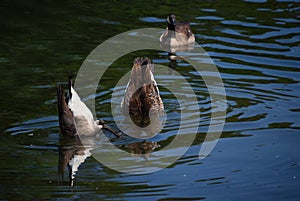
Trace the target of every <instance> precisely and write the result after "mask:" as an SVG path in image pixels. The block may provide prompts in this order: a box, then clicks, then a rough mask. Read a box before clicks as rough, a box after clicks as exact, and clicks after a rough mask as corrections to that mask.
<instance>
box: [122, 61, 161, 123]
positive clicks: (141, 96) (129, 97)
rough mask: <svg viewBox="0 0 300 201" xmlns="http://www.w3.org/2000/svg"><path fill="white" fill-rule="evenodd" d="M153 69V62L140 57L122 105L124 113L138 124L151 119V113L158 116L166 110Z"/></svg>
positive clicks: (135, 63) (135, 64)
mask: <svg viewBox="0 0 300 201" xmlns="http://www.w3.org/2000/svg"><path fill="white" fill-rule="evenodd" d="M153 69H154V64H153V62H152V61H151V60H150V59H148V58H146V57H141V58H140V57H138V58H136V59H135V60H134V63H133V67H132V71H131V76H130V80H129V82H128V84H127V88H126V90H125V96H124V99H123V100H122V103H121V107H122V109H123V111H127V112H129V114H130V116H131V118H132V119H133V121H135V119H136V120H137V121H138V123H137V124H141V122H145V121H143V119H145V118H146V119H147V118H149V114H150V113H151V114H158V113H159V112H161V111H163V110H164V105H163V102H162V100H161V97H160V95H159V89H158V87H157V83H156V81H155V79H154V76H153V73H152V71H153ZM146 124H147V123H146ZM140 126H142V127H143V126H146V125H140Z"/></svg>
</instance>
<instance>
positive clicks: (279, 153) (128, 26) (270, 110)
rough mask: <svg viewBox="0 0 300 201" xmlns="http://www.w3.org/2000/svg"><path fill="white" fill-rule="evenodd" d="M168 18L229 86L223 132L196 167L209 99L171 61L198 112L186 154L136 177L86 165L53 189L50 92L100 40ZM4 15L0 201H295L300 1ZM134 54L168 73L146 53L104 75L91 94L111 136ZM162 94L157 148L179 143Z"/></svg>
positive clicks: (21, 8)
mask: <svg viewBox="0 0 300 201" xmlns="http://www.w3.org/2000/svg"><path fill="white" fill-rule="evenodd" d="M170 12H173V13H176V14H177V16H178V18H179V19H187V20H189V21H191V22H192V24H191V28H192V30H193V32H194V33H195V35H196V41H197V43H198V44H200V45H201V46H202V47H203V48H204V49H205V50H206V51H207V53H208V54H209V55H210V56H211V58H212V59H213V61H214V62H215V65H216V66H217V68H218V70H219V72H220V73H221V77H222V79H223V82H224V85H225V90H226V97H227V116H226V123H225V126H224V130H223V132H222V136H221V139H220V140H219V141H218V143H217V145H216V147H215V149H214V150H213V151H212V152H211V153H210V155H209V156H208V157H206V158H205V159H202V160H200V159H198V153H199V150H200V147H201V144H202V142H203V139H204V137H205V134H206V132H207V130H208V125H209V119H210V114H211V112H212V108H211V105H210V98H209V93H208V91H207V88H206V86H205V83H204V82H203V80H202V79H201V76H199V74H197V73H196V72H195V71H194V70H193V68H192V67H191V66H190V65H189V64H187V63H185V62H184V61H178V62H177V63H175V64H173V69H175V70H176V71H177V72H179V73H180V74H181V75H183V76H184V77H185V78H186V80H187V81H188V82H189V83H190V84H191V86H192V87H193V89H194V91H195V92H196V94H197V99H198V102H199V107H200V111H201V120H200V128H199V129H198V134H197V137H196V139H195V140H194V142H193V145H192V146H191V147H190V148H189V149H188V151H187V152H186V153H185V154H184V155H183V156H182V157H181V158H180V159H179V160H177V161H176V162H175V163H174V164H172V165H170V166H168V167H167V168H165V169H163V170H161V171H158V172H155V173H149V174H141V175H131V174H126V173H119V172H117V171H114V170H111V169H110V168H108V167H106V166H104V165H102V164H100V163H99V162H98V161H97V160H96V159H95V158H93V157H88V158H87V159H86V161H85V162H84V163H83V164H81V166H80V167H79V171H78V172H77V173H76V179H75V184H74V187H69V186H68V181H67V177H66V178H65V180H64V182H63V183H62V184H60V185H59V182H58V180H59V176H58V168H57V166H58V153H59V145H60V143H61V140H60V137H59V127H58V118H57V105H56V85H57V83H61V82H63V83H66V82H65V81H66V77H67V76H68V75H69V74H76V72H77V71H78V69H79V68H80V66H81V64H82V62H83V61H84V59H85V58H86V57H87V56H88V55H89V53H90V52H91V51H92V50H93V49H94V48H96V47H97V46H98V45H99V44H100V43H102V42H103V41H105V40H107V39H109V38H110V37H112V36H114V35H116V34H120V33H122V32H125V31H129V30H132V29H137V28H164V27H165V22H164V21H165V18H166V15H167V14H168V13H170ZM0 15H1V17H0V26H1V28H0V37H1V40H0V69H1V80H0V89H1V99H0V106H1V107H0V108H1V114H0V118H1V123H0V131H1V135H0V138H1V139H0V161H1V166H0V200H42V199H50V200H52V199H53V200H64V199H65V200H67V199H68V200H79V199H90V200H141V199H147V200H181V199H189V200H201V199H207V200H241V199H244V200H299V198H300V193H299V190H298V189H299V186H300V181H299V179H300V146H299V142H300V132H299V131H300V116H299V112H300V90H299V88H300V83H299V82H300V28H299V22H300V2H299V1H296V0H295V1H288V0H287V1H285V0H278V1H259V0H256V1H252V0H249V1H248V0H247V1H189V2H188V3H186V2H185V3H183V2H182V3H180V2H178V1H176V2H169V1H165V2H157V3H150V2H145V1H141V2H136V3H134V4H133V3H128V2H127V3H123V2H117V1H112V2H100V1H85V2H83V1H82V2H81V1H65V2H63V3H62V2H61V1H1V3H0ZM187 54H188V53H187ZM141 55H144V56H148V57H150V58H151V59H153V60H154V62H155V63H158V64H160V65H165V66H168V65H170V61H169V60H168V57H167V54H166V53H164V52H159V51H147V50H145V51H140V52H135V53H131V54H128V55H127V56H124V57H122V58H120V59H119V60H117V61H116V62H115V63H114V64H113V65H112V67H111V68H110V69H109V71H110V72H109V73H108V75H107V76H105V77H104V79H103V80H101V82H100V86H99V90H98V93H97V94H96V112H97V116H98V117H101V118H103V119H104V120H105V121H106V122H108V124H109V125H111V126H112V127H114V126H115V124H114V120H113V118H112V116H111V115H112V114H111V107H110V99H111V94H112V91H113V89H114V86H115V84H116V82H117V81H118V79H120V77H122V75H123V74H125V73H126V72H128V70H130V68H131V65H132V61H133V58H134V57H136V56H141ZM163 79H165V80H167V81H168V82H170V83H175V81H176V78H172V77H163ZM168 79H169V80H168ZM161 94H162V98H163V99H164V103H165V107H166V113H167V114H168V117H170V119H171V120H172V121H169V122H166V125H165V127H164V128H163V130H162V133H161V134H159V135H158V136H156V138H155V140H156V141H157V142H158V143H159V144H160V145H161V146H162V147H163V146H166V145H167V144H168V143H170V142H171V141H172V139H173V138H174V136H175V135H176V130H178V121H179V120H178V118H179V116H180V115H179V112H180V111H179V109H178V107H177V106H178V103H177V101H176V99H175V97H174V95H172V93H171V92H170V91H168V90H166V89H161ZM115 142H116V143H117V144H118V143H119V144H121V145H122V143H123V142H122V141H121V140H115ZM153 155H155V152H154V153H153ZM150 159H151V156H150ZM140 162H141V163H143V162H145V161H144V160H143V159H141V160H140Z"/></svg>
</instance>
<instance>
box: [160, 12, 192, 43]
mask: <svg viewBox="0 0 300 201" xmlns="http://www.w3.org/2000/svg"><path fill="white" fill-rule="evenodd" d="M175 18H176V16H175V15H174V14H169V15H168V17H167V25H168V27H167V29H166V31H165V32H164V33H163V34H162V35H161V36H160V39H159V40H160V42H161V43H162V44H163V45H169V46H184V45H188V44H191V43H194V42H195V36H194V34H193V33H192V31H191V29H190V23H189V22H187V21H185V22H176V19H175Z"/></svg>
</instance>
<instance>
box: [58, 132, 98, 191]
mask: <svg viewBox="0 0 300 201" xmlns="http://www.w3.org/2000/svg"><path fill="white" fill-rule="evenodd" d="M93 138H94V137H92V136H90V137H86V138H85V139H84V140H85V142H84V143H83V142H82V139H80V138H79V136H75V137H70V136H66V135H65V136H61V137H60V144H59V158H58V174H59V177H60V184H63V181H64V174H65V171H66V169H68V173H69V174H68V177H69V185H70V186H74V180H75V175H76V172H77V171H78V168H79V166H80V165H81V164H82V163H84V162H85V160H86V159H87V158H88V157H90V156H91V152H90V151H91V150H93V148H94V142H95V140H94V139H93ZM87 141H89V142H87ZM83 144H84V145H83ZM88 144H90V145H88Z"/></svg>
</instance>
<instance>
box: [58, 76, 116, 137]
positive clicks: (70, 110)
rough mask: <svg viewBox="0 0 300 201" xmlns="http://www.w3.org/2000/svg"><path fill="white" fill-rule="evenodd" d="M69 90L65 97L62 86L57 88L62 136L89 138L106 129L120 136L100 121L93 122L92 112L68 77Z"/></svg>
mask: <svg viewBox="0 0 300 201" xmlns="http://www.w3.org/2000/svg"><path fill="white" fill-rule="evenodd" d="M68 84H69V90H68V92H67V97H65V94H64V90H63V86H62V85H59V86H58V87H57V101H58V113H59V116H58V117H59V126H60V130H61V132H62V134H63V135H67V136H78V135H80V136H91V135H96V134H98V133H99V132H100V129H102V128H103V129H108V130H109V131H111V132H112V133H113V134H114V135H116V136H118V137H119V136H120V134H119V133H118V132H117V131H115V130H114V129H112V128H110V127H109V126H107V125H106V124H104V122H103V121H101V120H96V121H95V120H94V117H93V114H92V112H91V111H90V110H89V108H88V107H87V106H86V105H85V103H84V102H82V101H81V98H80V97H79V96H78V94H77V92H76V91H75V90H74V88H73V81H72V79H71V77H69V82H68Z"/></svg>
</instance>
